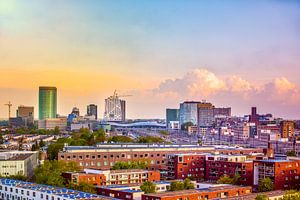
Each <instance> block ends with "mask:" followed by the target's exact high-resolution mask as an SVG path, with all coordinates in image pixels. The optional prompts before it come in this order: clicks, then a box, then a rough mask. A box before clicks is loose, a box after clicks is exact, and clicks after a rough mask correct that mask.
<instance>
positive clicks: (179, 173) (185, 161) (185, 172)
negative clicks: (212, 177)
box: [167, 154, 206, 180]
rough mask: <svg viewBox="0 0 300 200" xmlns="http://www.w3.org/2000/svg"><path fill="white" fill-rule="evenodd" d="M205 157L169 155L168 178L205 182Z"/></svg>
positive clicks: (198, 155)
mask: <svg viewBox="0 0 300 200" xmlns="http://www.w3.org/2000/svg"><path fill="white" fill-rule="evenodd" d="M205 157H206V156H205V155H201V154H174V155H168V164H167V165H168V176H167V177H168V178H169V179H185V178H190V179H193V180H204V178H205Z"/></svg>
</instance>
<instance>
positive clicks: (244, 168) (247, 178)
mask: <svg viewBox="0 0 300 200" xmlns="http://www.w3.org/2000/svg"><path fill="white" fill-rule="evenodd" d="M205 166H206V168H205V180H207V181H217V180H218V179H219V178H220V177H221V176H223V175H227V176H230V177H233V176H234V175H235V174H239V175H240V177H241V179H240V180H241V182H240V183H241V185H247V186H252V184H253V162H252V161H246V156H224V155H219V156H214V155H213V156H207V158H206V165H205Z"/></svg>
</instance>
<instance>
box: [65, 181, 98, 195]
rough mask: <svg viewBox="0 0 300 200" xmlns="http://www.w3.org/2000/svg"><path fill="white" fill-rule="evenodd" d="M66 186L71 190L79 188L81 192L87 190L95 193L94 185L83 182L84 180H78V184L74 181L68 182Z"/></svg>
mask: <svg viewBox="0 0 300 200" xmlns="http://www.w3.org/2000/svg"><path fill="white" fill-rule="evenodd" d="M67 188H70V189H73V190H79V191H83V192H88V193H92V194H95V193H96V188H95V186H94V185H92V184H89V183H85V182H80V183H78V184H75V183H70V184H68V185H67Z"/></svg>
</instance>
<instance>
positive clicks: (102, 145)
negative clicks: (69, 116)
mask: <svg viewBox="0 0 300 200" xmlns="http://www.w3.org/2000/svg"><path fill="white" fill-rule="evenodd" d="M145 148H163V149H171V148H184V149H189V148H197V149H202V150H223V149H225V150H226V149H228V150H245V149H247V150H254V149H257V148H243V147H231V146H220V145H217V146H199V145H193V144H138V143H115V144H113V143H99V144H97V145H96V146H65V147H64V151H78V150H102V149H103V150H107V149H145Z"/></svg>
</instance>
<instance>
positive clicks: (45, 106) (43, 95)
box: [39, 87, 57, 120]
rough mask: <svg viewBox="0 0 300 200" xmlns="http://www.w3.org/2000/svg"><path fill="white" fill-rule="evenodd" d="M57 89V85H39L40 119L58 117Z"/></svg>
mask: <svg viewBox="0 0 300 200" xmlns="http://www.w3.org/2000/svg"><path fill="white" fill-rule="evenodd" d="M56 114H57V89H56V87H39V119H40V120H42V119H49V118H56Z"/></svg>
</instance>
